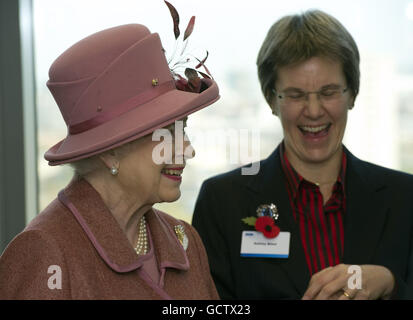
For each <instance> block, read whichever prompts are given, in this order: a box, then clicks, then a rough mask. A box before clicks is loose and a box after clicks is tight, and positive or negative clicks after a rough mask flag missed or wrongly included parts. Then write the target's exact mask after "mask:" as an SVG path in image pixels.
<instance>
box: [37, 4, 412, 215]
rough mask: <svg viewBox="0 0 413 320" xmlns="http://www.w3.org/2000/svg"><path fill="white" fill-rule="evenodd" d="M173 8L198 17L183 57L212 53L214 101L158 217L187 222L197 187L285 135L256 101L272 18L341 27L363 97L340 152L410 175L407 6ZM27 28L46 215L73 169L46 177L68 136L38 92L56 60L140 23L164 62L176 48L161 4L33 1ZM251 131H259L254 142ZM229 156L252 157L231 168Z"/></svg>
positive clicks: (192, 122)
mask: <svg viewBox="0 0 413 320" xmlns="http://www.w3.org/2000/svg"><path fill="white" fill-rule="evenodd" d="M171 2H172V3H173V5H174V6H175V7H176V8H177V10H178V12H179V14H180V17H181V29H184V28H185V25H186V23H187V21H189V19H190V17H191V16H192V15H195V16H196V23H195V29H194V33H193V34H192V36H191V39H190V42H189V45H188V50H195V51H197V52H203V51H202V50H204V49H207V50H208V51H209V53H210V55H209V58H208V60H207V63H206V64H207V66H208V68H209V69H210V71H211V73H212V74H213V76H214V78H215V80H216V81H217V82H218V84H219V87H220V92H221V99H220V100H219V101H218V102H217V103H216V104H214V105H212V106H210V107H208V108H206V109H203V110H202V111H200V112H198V113H196V114H194V115H192V116H190V118H189V121H188V125H189V128H190V129H189V133H190V136H191V132H192V137H193V139H194V141H193V145H194V148H195V149H196V151H197V155H196V157H195V158H194V159H192V160H190V161H189V163H188V166H187V168H186V169H185V173H184V175H183V183H182V189H181V190H182V196H181V198H180V199H179V200H178V201H176V202H175V203H171V204H161V205H157V207H159V208H161V209H164V210H165V211H167V212H168V213H170V214H172V215H174V216H176V217H178V218H181V219H184V220H186V221H190V220H191V217H192V211H193V206H194V203H195V200H196V197H197V194H198V191H199V187H200V185H201V183H202V181H203V180H205V179H206V178H208V177H210V176H212V175H215V174H218V173H221V172H224V171H227V170H229V169H231V168H235V167H238V166H240V165H241V164H244V163H248V162H250V161H251V160H258V159H260V158H264V157H266V156H268V155H269V154H270V153H271V152H272V150H273V149H274V148H275V147H276V146H277V145H278V143H279V142H280V141H281V139H282V129H281V126H280V123H279V120H278V119H277V118H276V117H274V116H272V114H271V111H270V109H269V107H268V106H267V105H266V103H265V100H264V98H263V97H262V94H261V91H260V86H259V83H258V78H257V72H256V66H255V61H256V57H257V53H258V50H259V48H260V46H261V44H262V42H263V40H264V37H265V36H266V33H267V31H268V29H269V28H270V26H271V25H272V24H273V23H274V22H275V21H276V20H277V19H278V18H280V17H281V16H283V15H286V14H289V13H296V12H300V11H304V10H306V9H309V8H318V9H321V10H324V11H326V12H328V13H330V14H332V15H333V16H335V17H336V18H338V19H339V20H340V21H341V22H342V23H343V24H344V25H345V26H346V27H347V28H348V30H349V31H350V33H351V34H352V35H353V36H354V38H355V40H356V42H357V43H358V46H359V49H360V52H361V57H362V60H361V61H362V62H361V74H362V76H361V90H360V95H359V97H358V99H357V101H356V106H355V108H354V109H353V110H352V111H351V112H350V114H349V119H348V126H347V131H346V136H345V140H344V142H345V144H346V146H347V147H348V148H349V149H350V151H352V152H353V153H354V154H355V155H356V156H358V157H360V158H362V159H364V160H368V161H371V162H374V163H377V164H379V165H383V166H386V167H390V168H394V169H400V170H405V171H409V172H413V139H412V138H413V130H412V126H411V123H412V121H413V106H412V101H413V60H412V59H411V52H412V51H413V36H412V34H413V1H410V0H399V1H387V0H380V1H377V0H366V1H359V0H349V1H341V2H337V1H329V0H318V1H315V0H314V1H308V0H306V1H304V0H301V1H299V0H291V1H260V0H258V1H254V2H253V3H251V2H244V1H237V0H226V1H222V0H210V1H203V2H199V1H191V2H189V1H185V0H173V1H171ZM372 8H374V10H373V9H372ZM34 22H35V52H36V60H35V61H36V82H37V83H36V86H37V90H38V91H37V105H38V112H37V115H38V143H39V145H38V150H39V159H38V169H39V175H40V186H39V187H40V207H41V209H43V208H44V207H45V206H46V205H47V204H48V203H49V202H50V201H51V200H52V199H54V198H55V197H56V194H57V192H58V191H59V190H60V189H61V188H63V187H64V186H65V185H66V184H67V183H68V182H69V180H70V178H71V175H72V172H71V169H70V168H68V167H66V166H63V167H59V166H58V167H49V166H48V165H47V162H46V161H45V160H44V159H43V154H44V152H45V151H46V150H47V149H48V148H49V147H51V146H52V145H54V144H55V143H56V142H58V141H59V140H61V139H62V138H64V137H65V136H66V127H65V124H64V122H63V119H62V117H61V115H60V112H59V109H58V107H57V105H56V104H55V102H54V100H53V98H52V96H51V94H50V93H49V91H48V89H47V88H46V85H45V84H46V81H47V80H48V69H49V67H50V65H51V64H52V62H53V61H54V59H55V58H57V56H58V55H59V54H60V53H62V52H63V51H64V50H66V49H67V48H68V47H69V46H71V45H72V44H74V43H75V42H77V41H78V40H80V39H82V38H83V37H85V36H87V35H89V34H92V33H94V32H96V31H100V30H102V29H105V28H108V27H112V26H116V25H121V24H127V23H142V24H144V25H146V26H148V27H149V29H150V30H151V31H152V32H158V33H159V34H160V36H161V39H162V42H163V45H164V48H165V49H166V50H167V52H168V50H172V48H173V45H174V36H173V32H172V20H171V17H170V15H169V11H168V9H167V8H166V6H165V5H164V3H163V1H136V0H122V1H113V0H88V1H83V0H59V1H54V0H34ZM200 50H201V51H200ZM201 129H202V130H208V132H209V133H211V132H213V134H209V138H208V139H203V137H201V138H200V135H199V134H196V133H197V132H198V133H199V132H204V131H200V130H201ZM243 130H244V131H243ZM254 130H259V132H260V136H259V139H258V137H256V136H254V132H255V131H254ZM242 132H244V133H243V134H249V136H250V144H249V145H245V146H241V145H237V141H239V139H237V135H240V134H241V133H242ZM214 135H215V138H213V136H214ZM223 137H225V138H224V139H223ZM203 140H204V141H203ZM205 140H209V142H207V141H205ZM231 141H232V142H233V144H232V145H231ZM254 141H255V143H254ZM257 144H258V146H259V150H258V151H259V152H258V151H257V150H255V152H254V150H253V149H254V148H253V147H252V146H253V145H257ZM225 145H226V146H225ZM231 147H232V148H239V150H240V151H249V152H244V153H243V154H244V155H247V156H244V157H238V159H236V157H235V158H233V159H230V157H229V154H230V152H229V150H230V148H231ZM239 154H242V152H239V153H238V155H239ZM248 155H249V156H248Z"/></svg>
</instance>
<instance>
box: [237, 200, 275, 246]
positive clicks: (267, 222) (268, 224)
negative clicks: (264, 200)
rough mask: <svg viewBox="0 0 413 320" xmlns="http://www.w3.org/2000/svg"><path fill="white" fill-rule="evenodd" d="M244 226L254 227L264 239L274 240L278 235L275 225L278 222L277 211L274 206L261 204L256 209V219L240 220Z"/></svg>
mask: <svg viewBox="0 0 413 320" xmlns="http://www.w3.org/2000/svg"><path fill="white" fill-rule="evenodd" d="M241 220H242V222H244V223H245V224H247V225H249V226H252V227H255V230H257V231H259V232H262V233H263V235H264V236H265V237H266V238H270V239H272V238H275V237H277V236H278V234H279V233H280V228H279V227H278V226H277V225H276V224H275V221H276V220H278V209H277V206H276V205H275V204H272V203H271V204H263V205H260V206H259V207H258V208H257V217H246V218H244V219H241Z"/></svg>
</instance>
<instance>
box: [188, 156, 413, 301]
mask: <svg viewBox="0 0 413 320" xmlns="http://www.w3.org/2000/svg"><path fill="white" fill-rule="evenodd" d="M344 150H345V152H346V154H347V160H348V162H347V170H346V197H347V200H346V201H347V209H346V212H345V214H344V256H343V263H345V264H351V265H362V264H375V265H382V266H385V267H387V268H388V269H390V270H391V271H392V272H393V275H394V276H395V279H396V288H397V289H396V294H395V296H394V297H395V298H399V299H401V298H412V293H413V254H412V252H413V244H412V235H413V233H412V231H413V229H412V227H413V176H412V175H409V174H406V173H402V172H398V171H394V170H390V169H386V168H383V167H379V166H377V165H374V164H371V163H367V162H364V161H361V160H359V159H358V158H356V157H355V156H353V155H352V154H351V153H350V152H349V151H348V150H347V149H346V148H344ZM270 203H274V204H276V205H277V207H278V211H279V214H280V215H279V218H278V221H277V225H278V226H279V227H280V228H281V230H282V231H290V232H291V240H290V255H289V258H288V259H270V258H242V257H240V250H241V234H242V231H244V230H248V229H249V228H248V226H247V225H245V224H244V223H243V222H242V221H241V219H242V218H245V217H247V216H255V215H256V213H255V211H256V209H257V207H258V206H259V205H261V204H270ZM192 223H193V225H194V226H195V228H196V229H197V230H198V232H199V234H200V235H201V238H202V240H203V242H204V244H205V247H206V250H207V253H208V257H209V263H210V268H211V273H212V276H213V278H214V280H215V284H216V286H217V289H218V292H219V294H220V296H221V298H223V299H301V297H302V296H303V294H304V292H305V290H306V289H307V286H308V283H309V281H310V274H309V271H308V269H307V264H306V262H305V258H304V251H303V248H302V245H301V240H300V234H299V230H298V227H297V224H296V223H295V221H294V218H293V215H292V212H291V208H290V204H289V200H288V194H287V191H286V186H285V178H284V173H283V171H282V168H281V162H280V156H279V148H277V149H276V150H275V151H274V152H273V153H272V154H271V156H269V157H268V158H267V159H266V160H263V161H261V162H260V170H259V173H258V174H257V175H255V176H243V175H241V169H240V168H239V169H236V170H234V171H231V172H228V173H225V174H222V175H219V176H216V177H213V178H210V179H208V180H206V181H205V182H204V183H203V185H202V187H201V191H200V194H199V196H198V199H197V202H196V205H195V212H194V216H193V221H192ZM250 230H251V229H250Z"/></svg>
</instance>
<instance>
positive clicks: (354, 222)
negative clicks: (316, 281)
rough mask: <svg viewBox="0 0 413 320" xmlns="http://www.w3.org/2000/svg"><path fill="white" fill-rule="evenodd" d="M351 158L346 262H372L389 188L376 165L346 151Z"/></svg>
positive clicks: (385, 214) (349, 163)
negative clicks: (376, 170)
mask: <svg viewBox="0 0 413 320" xmlns="http://www.w3.org/2000/svg"><path fill="white" fill-rule="evenodd" d="M344 150H345V152H346V153H347V158H348V168H349V170H347V174H346V183H347V189H346V203H347V205H346V212H345V217H344V263H346V264H366V263H372V258H373V254H374V252H375V249H376V247H377V245H378V243H379V241H380V237H381V234H382V232H383V227H384V224H385V222H386V218H387V214H388V212H389V210H390V204H389V203H388V202H387V201H388V197H386V196H385V194H384V193H385V192H386V189H387V185H386V184H385V183H384V182H383V181H380V178H379V177H378V176H377V175H376V174H375V171H374V170H372V168H374V166H373V165H371V164H368V163H367V162H364V161H361V160H360V159H358V158H356V157H355V156H354V155H352V154H351V153H350V152H349V151H348V150H347V149H346V148H344Z"/></svg>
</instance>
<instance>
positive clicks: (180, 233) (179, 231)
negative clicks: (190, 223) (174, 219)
mask: <svg viewBox="0 0 413 320" xmlns="http://www.w3.org/2000/svg"><path fill="white" fill-rule="evenodd" d="M174 230H175V234H176V236H177V238H178V240H179V242H180V243H181V245H182V247H184V249H185V250H186V249H187V248H188V236H187V235H186V233H185V229H184V226H182V225H177V226H175V227H174Z"/></svg>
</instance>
